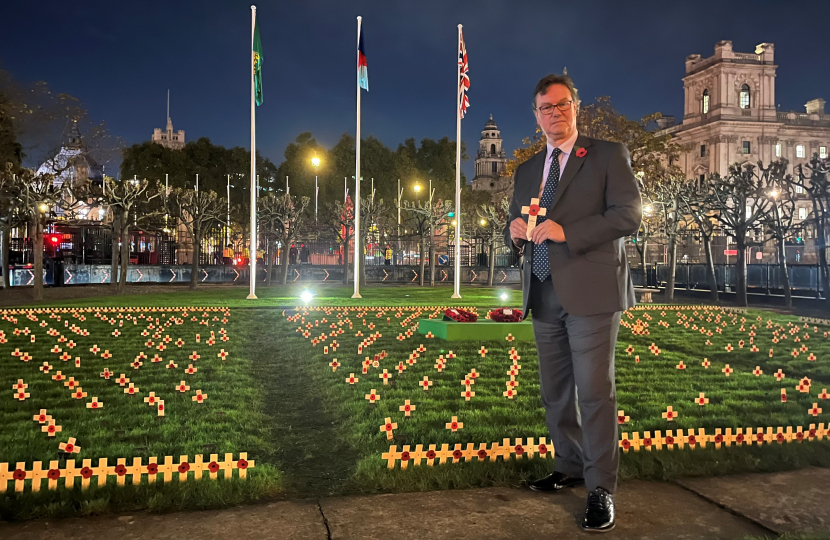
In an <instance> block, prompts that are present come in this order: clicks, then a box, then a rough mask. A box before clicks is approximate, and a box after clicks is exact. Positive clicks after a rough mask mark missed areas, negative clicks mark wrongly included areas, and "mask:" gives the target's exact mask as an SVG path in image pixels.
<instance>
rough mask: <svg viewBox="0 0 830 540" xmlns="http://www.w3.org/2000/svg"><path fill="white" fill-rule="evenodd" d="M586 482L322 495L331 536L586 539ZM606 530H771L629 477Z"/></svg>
mask: <svg viewBox="0 0 830 540" xmlns="http://www.w3.org/2000/svg"><path fill="white" fill-rule="evenodd" d="M586 498H587V493H586V491H585V489H584V488H579V489H574V490H567V491H564V492H560V493H537V492H534V491H530V490H527V489H510V488H486V489H471V490H455V491H435V492H426V493H403V494H389V495H372V496H358V497H343V498H331V499H323V500H321V501H320V505H321V508H322V510H323V514H324V515H325V516H326V519H327V521H328V525H329V529H330V531H331V538H332V540H348V539H360V540H374V539H378V540H381V539H383V540H386V539H389V538H395V539H396V540H410V539H412V540H430V539H444V538H446V539H453V540H464V539H471V540H472V539H475V540H486V539H504V538H510V539H511V540H519V539H534V540H536V539H539V538H556V539H557V540H560V539H561V540H567V539H572V538H574V539H576V538H581V539H584V538H585V537H586V534H585V533H583V532H582V531H581V530H580V529H579V526H578V524H579V521H580V520H581V518H582V513H583V512H584V510H585V502H586ZM615 501H616V508H617V527H616V529H615V531H614V532H613V533H612V534H610V535H609V538H624V539H628V538H630V539H638V540H651V539H654V540H656V539H666V538H672V539H678V540H686V539H688V540H691V539H707V540H714V539H721V538H722V539H736V538H742V537H743V536H745V535H762V534H764V533H767V532H768V531H766V530H764V529H763V528H761V527H759V526H757V525H755V524H754V523H752V522H751V521H750V520H747V519H744V518H741V517H739V516H735V515H733V514H731V513H729V512H727V511H726V510H723V509H721V508H719V507H718V506H716V505H714V504H712V503H710V502H707V501H706V500H704V499H703V498H701V497H699V496H698V495H696V494H694V493H691V492H689V491H688V490H685V489H683V488H681V487H679V486H676V485H672V484H666V483H656V482H642V481H629V482H625V483H624V484H622V485H621V486H620V488H619V491H618V493H617V495H616V497H615Z"/></svg>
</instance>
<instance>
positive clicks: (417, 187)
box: [412, 184, 421, 193]
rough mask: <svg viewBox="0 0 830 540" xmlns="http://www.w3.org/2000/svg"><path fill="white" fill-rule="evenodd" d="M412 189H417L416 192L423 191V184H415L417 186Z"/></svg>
mask: <svg viewBox="0 0 830 540" xmlns="http://www.w3.org/2000/svg"><path fill="white" fill-rule="evenodd" d="M412 189H414V190H415V193H421V184H415V187H413V188H412Z"/></svg>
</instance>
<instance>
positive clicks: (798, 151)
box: [795, 144, 804, 158]
mask: <svg viewBox="0 0 830 540" xmlns="http://www.w3.org/2000/svg"><path fill="white" fill-rule="evenodd" d="M795 157H797V158H803V157H804V145H803V144H797V145H796V146H795Z"/></svg>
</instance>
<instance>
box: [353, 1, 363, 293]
mask: <svg viewBox="0 0 830 540" xmlns="http://www.w3.org/2000/svg"><path fill="white" fill-rule="evenodd" d="M362 21H363V17H358V18H357V43H358V47H360V27H361V23H362ZM357 59H358V62H360V51H359V50H358V52H357ZM355 68H357V66H355ZM355 76H356V78H357V133H355V160H354V294H353V295H352V298H363V297H362V296H360V258H361V257H362V255H363V251H362V250H361V248H360V72H359V70H357V69H355Z"/></svg>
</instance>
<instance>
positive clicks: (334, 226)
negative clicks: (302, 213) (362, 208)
mask: <svg viewBox="0 0 830 540" xmlns="http://www.w3.org/2000/svg"><path fill="white" fill-rule="evenodd" d="M326 209H327V211H328V216H329V219H328V220H326V221H325V223H326V224H327V225H328V227H329V229H330V230H331V231H332V232H333V233H334V237H335V239H336V240H337V243H339V244H340V253H341V254H342V257H343V260H342V261H341V263H342V264H343V285H348V283H349V243H350V242H351V241H352V238H353V237H354V206H353V205H352V202H351V199H349V200H346V201H345V202H341V201H339V200H335V201H334V202H333V203H328V204H327V205H326Z"/></svg>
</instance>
